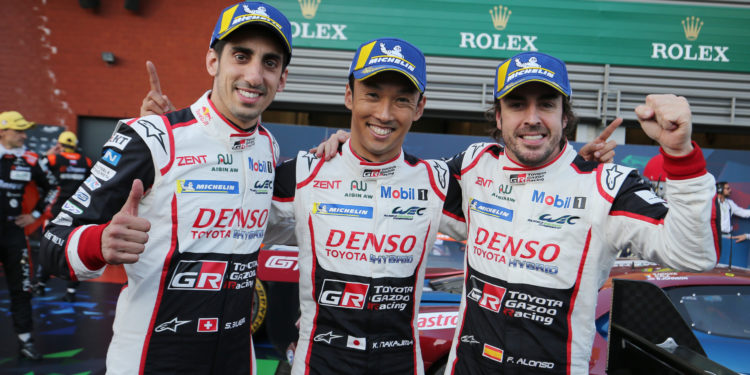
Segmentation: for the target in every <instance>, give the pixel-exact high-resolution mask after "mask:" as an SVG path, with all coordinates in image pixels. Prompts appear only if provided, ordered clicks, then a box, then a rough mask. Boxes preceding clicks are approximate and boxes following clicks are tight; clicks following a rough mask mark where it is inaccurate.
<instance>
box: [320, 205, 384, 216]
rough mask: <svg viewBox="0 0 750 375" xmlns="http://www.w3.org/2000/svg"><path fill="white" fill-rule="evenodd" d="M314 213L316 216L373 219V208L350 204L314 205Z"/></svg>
mask: <svg viewBox="0 0 750 375" xmlns="http://www.w3.org/2000/svg"><path fill="white" fill-rule="evenodd" d="M313 213H314V214H316V215H333V216H349V217H359V218H363V219H372V213H373V208H372V207H368V206H352V205H348V204H334V203H313Z"/></svg>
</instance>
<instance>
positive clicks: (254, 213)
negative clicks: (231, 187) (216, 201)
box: [193, 208, 268, 228]
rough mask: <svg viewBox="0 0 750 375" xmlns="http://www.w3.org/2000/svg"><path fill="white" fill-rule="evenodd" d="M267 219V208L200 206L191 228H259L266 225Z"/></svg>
mask: <svg viewBox="0 0 750 375" xmlns="http://www.w3.org/2000/svg"><path fill="white" fill-rule="evenodd" d="M267 220H268V209H265V210H243V209H232V208H222V209H220V210H214V209H213V208H201V209H199V211H198V216H196V217H195V222H193V228H208V227H213V228H259V227H262V226H264V225H266V221H267Z"/></svg>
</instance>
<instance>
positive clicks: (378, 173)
mask: <svg viewBox="0 0 750 375" xmlns="http://www.w3.org/2000/svg"><path fill="white" fill-rule="evenodd" d="M394 174H396V167H395V166H393V167H386V168H381V169H365V170H364V171H362V177H368V178H376V177H388V176H393V175H394Z"/></svg>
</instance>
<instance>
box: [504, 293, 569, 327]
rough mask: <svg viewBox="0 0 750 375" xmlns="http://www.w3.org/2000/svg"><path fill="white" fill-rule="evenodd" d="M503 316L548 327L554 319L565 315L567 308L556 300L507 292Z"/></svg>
mask: <svg viewBox="0 0 750 375" xmlns="http://www.w3.org/2000/svg"><path fill="white" fill-rule="evenodd" d="M558 313H562V314H558ZM503 315H505V316H510V317H514V318H519V319H528V320H531V321H534V322H537V323H541V324H544V325H545V326H549V325H552V323H553V322H554V319H555V317H557V316H565V315H567V308H566V307H565V304H564V303H563V301H561V300H558V299H554V298H545V297H539V296H534V295H531V294H528V293H522V292H518V291H515V290H509V291H508V292H507V293H506V298H505V302H504V305H503Z"/></svg>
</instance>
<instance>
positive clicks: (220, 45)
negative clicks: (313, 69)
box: [212, 25, 292, 72]
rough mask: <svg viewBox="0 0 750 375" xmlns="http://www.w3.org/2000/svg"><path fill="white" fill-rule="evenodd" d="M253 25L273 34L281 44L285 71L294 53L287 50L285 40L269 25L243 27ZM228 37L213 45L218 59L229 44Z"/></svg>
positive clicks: (270, 34) (257, 29)
mask: <svg viewBox="0 0 750 375" xmlns="http://www.w3.org/2000/svg"><path fill="white" fill-rule="evenodd" d="M251 27H252V28H255V29H256V32H261V33H263V32H264V33H266V35H267V36H271V37H272V38H273V39H274V40H276V42H277V43H278V44H279V45H280V46H281V49H282V50H283V51H284V63H283V67H282V68H283V69H281V71H282V72H283V71H284V70H286V67H287V66H289V62H290V61H291V60H292V55H290V54H289V52H287V50H286V47H284V44H285V43H284V41H283V40H281V38H280V37H279V36H278V35H277V34H276V33H274V32H272V31H271V30H269V29H268V28H267V27H264V26H259V25H244V26H242V27H241V29H249V28H251ZM261 30H263V31H261ZM236 31H237V30H235V32H236ZM227 39H228V38H224V39H220V40H217V41H216V42H215V43H214V46H213V47H212V48H213V49H214V51H216V56H217V59H219V60H221V54H222V53H223V52H224V47H225V46H226V45H227Z"/></svg>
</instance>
